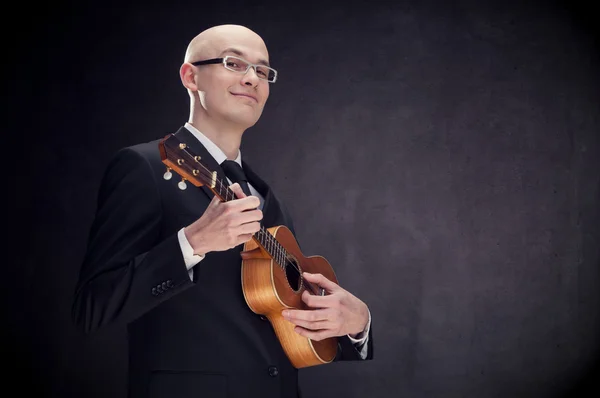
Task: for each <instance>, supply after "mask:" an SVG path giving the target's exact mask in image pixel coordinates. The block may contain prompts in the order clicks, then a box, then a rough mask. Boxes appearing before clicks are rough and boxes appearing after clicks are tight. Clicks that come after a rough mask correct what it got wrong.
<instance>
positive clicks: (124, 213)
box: [72, 149, 193, 333]
mask: <svg viewBox="0 0 600 398" xmlns="http://www.w3.org/2000/svg"><path fill="white" fill-rule="evenodd" d="M161 218H162V203H161V199H160V197H159V193H158V190H157V188H156V186H155V182H154V176H153V173H152V169H151V167H150V165H149V164H148V163H147V161H146V159H144V158H143V157H142V156H141V155H139V154H138V153H136V152H135V151H133V150H130V149H125V150H122V151H120V152H119V153H118V154H117V155H116V156H115V158H114V159H113V160H112V162H111V163H110V164H109V167H108V168H107V171H106V173H105V175H104V178H103V180H102V182H101V186H100V192H99V195H98V204H97V211H96V216H95V219H94V222H93V224H92V228H91V231H90V235H89V240H88V247H87V251H86V253H85V257H84V260H83V263H82V266H81V270H80V274H79V280H78V282H77V286H76V290H75V297H74V302H73V307H72V316H73V319H74V322H75V323H76V325H77V326H78V327H79V328H80V329H82V330H83V331H85V332H86V333H89V332H92V331H95V330H97V329H99V328H101V327H103V326H105V325H108V324H111V323H114V322H121V323H127V322H130V321H132V320H133V319H135V318H138V317H139V316H141V315H142V314H144V313H146V312H147V311H149V310H151V309H152V308H154V307H156V306H157V305H158V304H160V303H161V302H163V301H164V300H167V299H169V298H170V297H172V296H173V295H175V294H177V293H178V292H181V291H183V290H185V289H187V288H189V287H191V286H193V282H192V281H191V280H190V278H189V276H188V272H187V268H186V266H185V263H184V259H183V255H182V251H181V247H180V243H179V240H178V237H177V235H176V234H173V235H172V236H169V237H167V238H166V239H163V240H161V239H160V238H161V237H160V232H161V221H162V220H161Z"/></svg>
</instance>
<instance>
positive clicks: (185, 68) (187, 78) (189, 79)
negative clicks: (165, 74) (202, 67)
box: [179, 62, 198, 91]
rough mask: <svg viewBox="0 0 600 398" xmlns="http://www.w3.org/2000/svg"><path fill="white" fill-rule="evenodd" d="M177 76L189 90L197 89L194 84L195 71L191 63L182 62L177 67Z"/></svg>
mask: <svg viewBox="0 0 600 398" xmlns="http://www.w3.org/2000/svg"><path fill="white" fill-rule="evenodd" d="M179 77H180V78H181V83H182V84H183V85H184V86H185V87H186V88H187V89H189V90H192V91H198V85H197V84H196V71H195V68H194V66H193V65H192V64H190V63H188V62H184V63H183V64H182V65H181V67H180V68H179Z"/></svg>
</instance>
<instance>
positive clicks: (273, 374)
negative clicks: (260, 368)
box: [269, 366, 279, 377]
mask: <svg viewBox="0 0 600 398" xmlns="http://www.w3.org/2000/svg"><path fill="white" fill-rule="evenodd" d="M278 374H279V370H278V369H277V366H269V376H271V377H277V375H278Z"/></svg>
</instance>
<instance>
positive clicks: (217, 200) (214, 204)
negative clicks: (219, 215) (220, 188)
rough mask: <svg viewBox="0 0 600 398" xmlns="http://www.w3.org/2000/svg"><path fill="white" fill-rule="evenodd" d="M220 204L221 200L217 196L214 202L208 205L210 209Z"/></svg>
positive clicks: (214, 197) (213, 199)
mask: <svg viewBox="0 0 600 398" xmlns="http://www.w3.org/2000/svg"><path fill="white" fill-rule="evenodd" d="M219 203H221V199H220V198H219V197H218V196H217V195H215V196H213V198H212V200H211V201H210V203H209V204H208V207H215V206H217V205H218V204H219Z"/></svg>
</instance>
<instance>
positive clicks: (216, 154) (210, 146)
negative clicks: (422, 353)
mask: <svg viewBox="0 0 600 398" xmlns="http://www.w3.org/2000/svg"><path fill="white" fill-rule="evenodd" d="M185 128H186V129H188V130H189V131H190V132H191V133H192V134H193V135H194V136H195V137H196V138H197V139H198V141H200V142H201V143H202V145H204V147H205V148H206V150H207V151H208V153H210V154H211V156H212V157H213V158H214V159H215V160H216V161H217V163H218V164H221V163H223V161H225V160H226V159H227V155H225V153H224V152H223V151H222V150H221V148H219V147H218V146H217V145H216V144H215V143H214V142H212V141H211V140H210V139H209V138H208V137H207V136H205V135H204V134H202V133H201V132H200V131H198V129H196V128H195V127H194V126H192V125H191V124H189V123H186V124H185ZM234 160H235V161H236V162H237V163H238V164H239V165H240V166H242V153H241V151H240V150H239V149H238V154H237V157H236V158H235V159H234ZM227 181H228V182H229V185H231V180H230V179H229V178H227ZM248 186H249V188H250V193H252V195H253V196H256V197H257V198H258V199H259V200H260V205H259V206H258V208H259V209H260V210H262V208H263V205H264V198H263V197H262V195H261V194H260V193H259V192H258V191H257V190H256V189H255V188H254V187H253V186H252V184H250V182H248ZM177 237H178V238H179V244H180V246H181V251H182V253H183V258H184V261H185V266H186V267H187V269H188V273H189V275H190V279H192V280H193V275H194V274H193V272H194V266H195V265H196V264H198V263H199V262H200V261H202V260H203V259H204V257H205V255H198V254H194V249H193V248H192V246H191V245H190V243H189V242H188V240H187V238H186V237H185V233H184V232H183V228H181V229H180V230H179V232H178V233H177ZM370 327H371V312H369V322H368V323H367V327H366V328H365V330H364V331H363V332H362V333H361V336H359V338H358V339H354V338H352V337H350V336H348V338H349V339H350V341H352V342H353V343H354V344H362V346H361V349H360V355H361V356H362V358H366V356H367V341H368V339H369V328H370Z"/></svg>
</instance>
